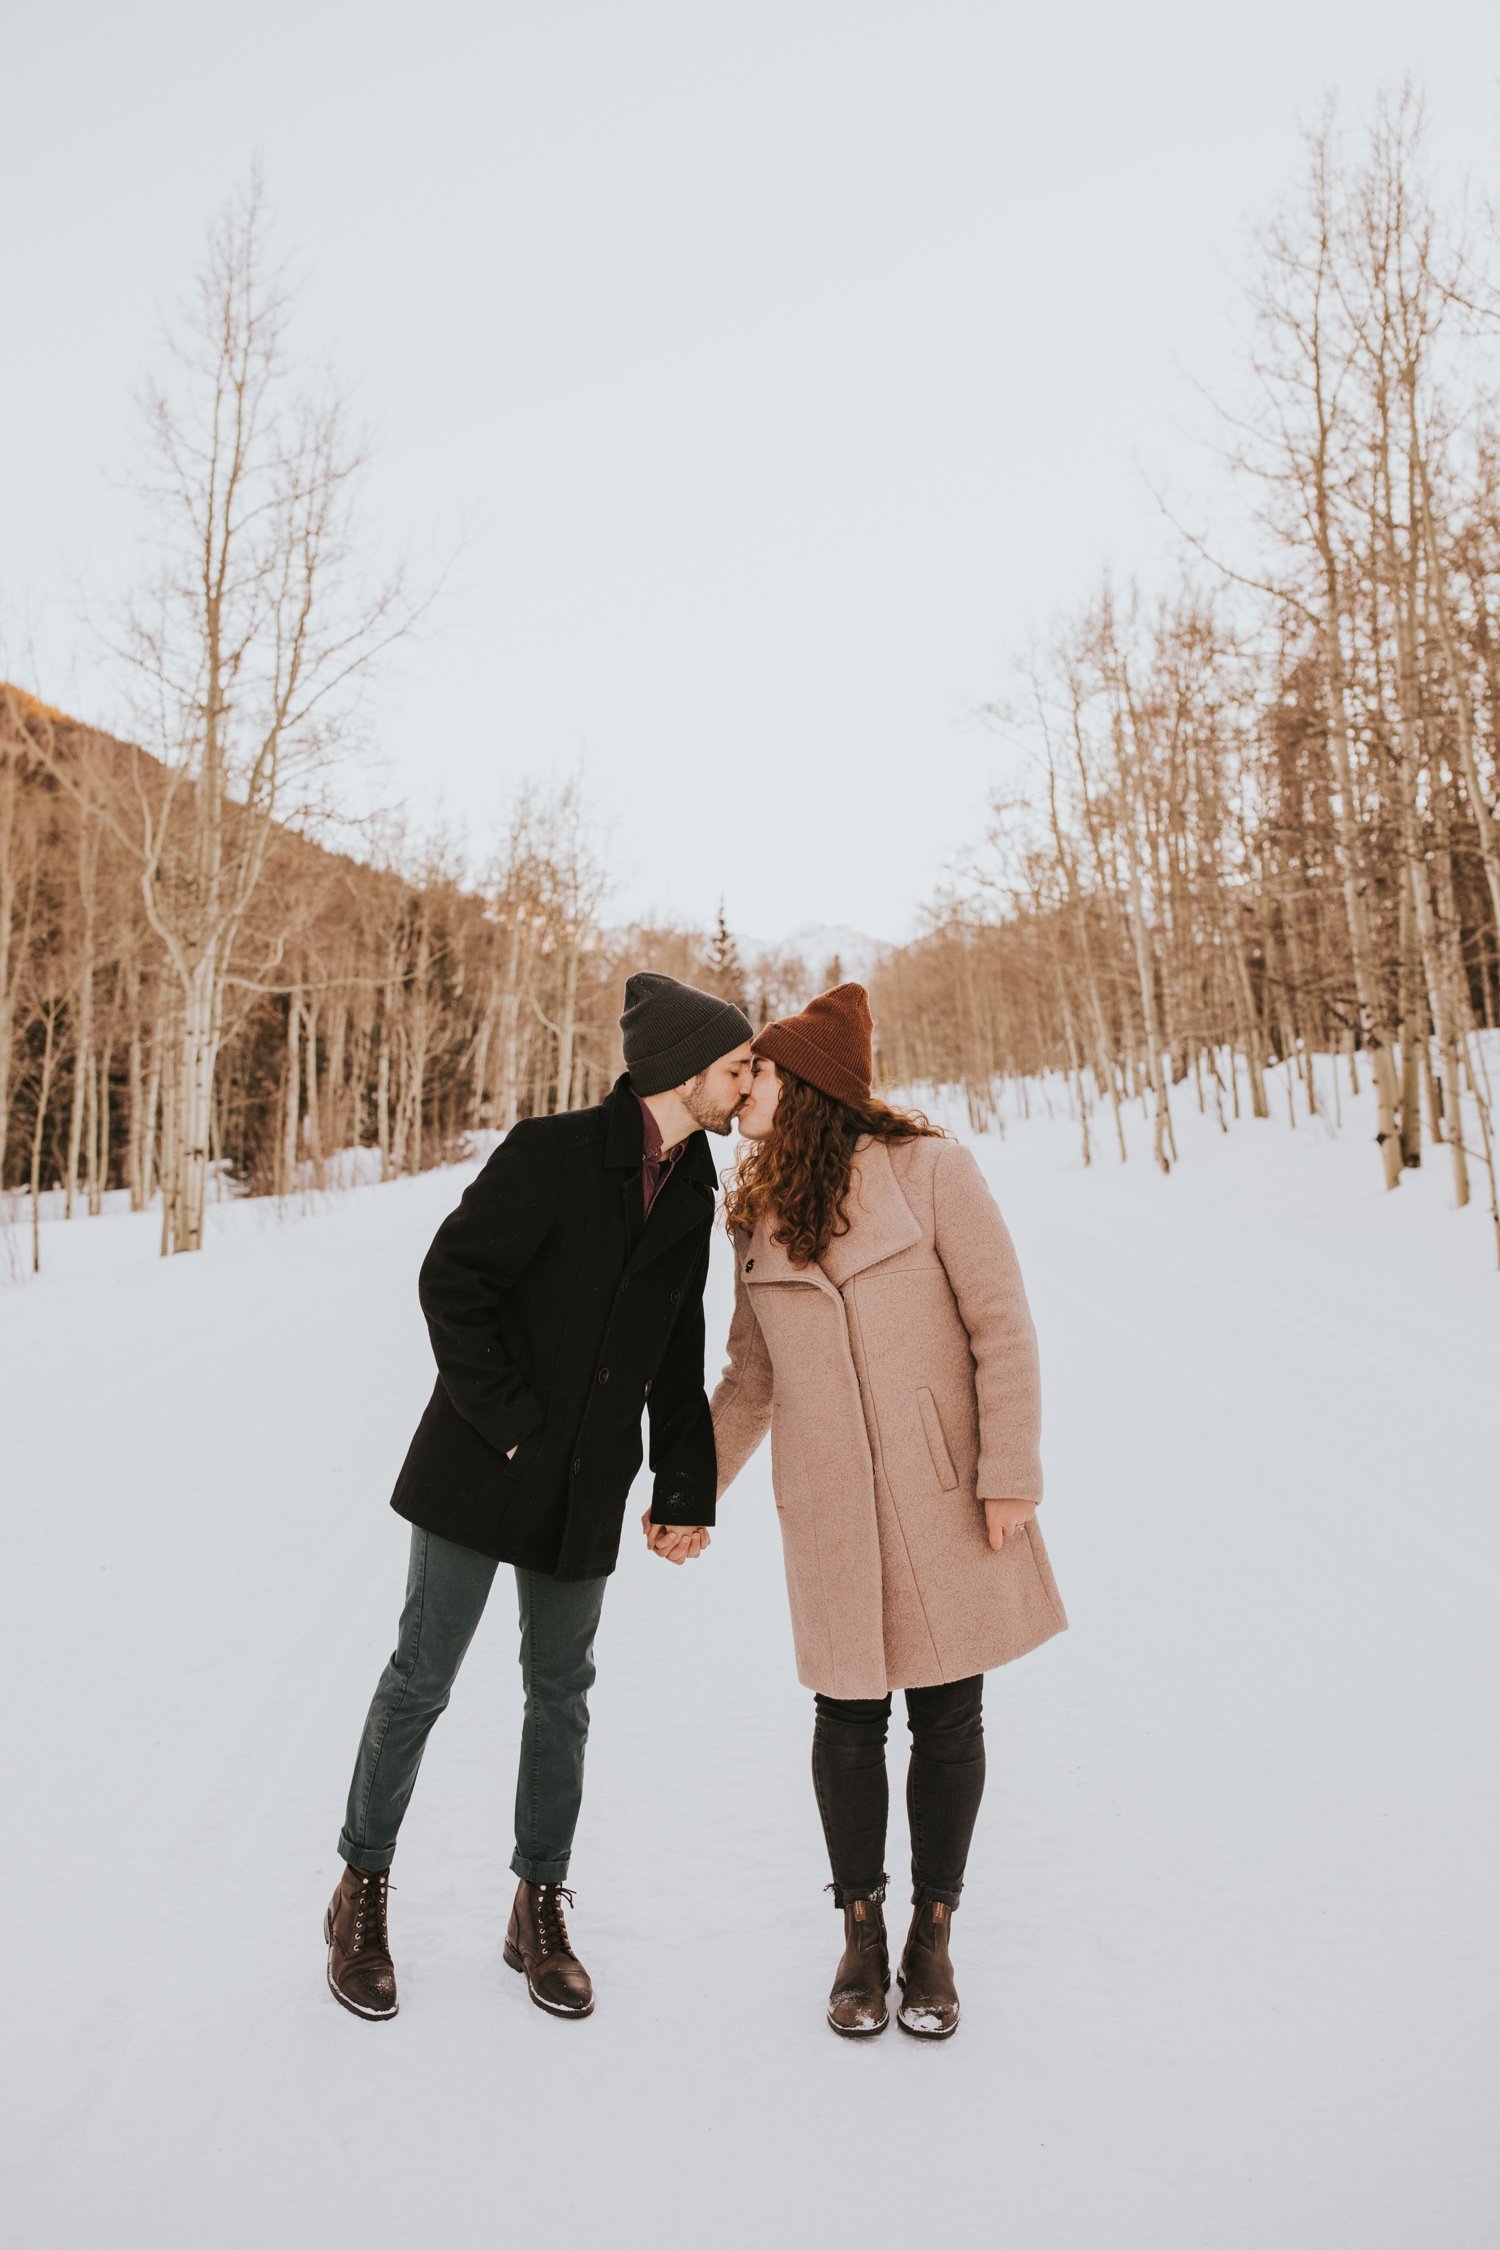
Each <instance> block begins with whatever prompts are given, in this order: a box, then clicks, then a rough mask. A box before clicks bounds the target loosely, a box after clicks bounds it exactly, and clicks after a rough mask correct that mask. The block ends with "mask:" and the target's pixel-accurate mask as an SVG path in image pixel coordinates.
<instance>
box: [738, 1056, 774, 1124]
mask: <svg viewBox="0 0 1500 2250" xmlns="http://www.w3.org/2000/svg"><path fill="white" fill-rule="evenodd" d="M780 1099H781V1080H780V1078H779V1077H778V1076H777V1072H776V1065H775V1064H774V1063H773V1062H772V1061H771V1059H770V1057H769V1055H757V1056H756V1058H755V1076H754V1078H753V1079H752V1080H751V1082H750V1091H749V1093H748V1094H747V1095H746V1096H745V1099H744V1102H743V1104H742V1105H741V1108H740V1112H739V1115H738V1116H737V1117H736V1119H735V1121H734V1122H735V1125H736V1126H737V1128H738V1130H739V1131H740V1132H741V1133H743V1135H744V1136H745V1139H746V1140H747V1141H763V1140H764V1139H765V1137H766V1135H767V1133H769V1132H770V1130H771V1126H772V1124H773V1123H774V1121H775V1117H776V1104H777V1103H778V1102H779V1101H780Z"/></svg>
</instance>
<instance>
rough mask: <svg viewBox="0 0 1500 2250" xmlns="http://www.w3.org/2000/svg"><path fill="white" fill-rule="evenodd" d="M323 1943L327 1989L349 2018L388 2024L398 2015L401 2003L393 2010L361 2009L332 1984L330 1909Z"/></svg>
mask: <svg viewBox="0 0 1500 2250" xmlns="http://www.w3.org/2000/svg"><path fill="white" fill-rule="evenodd" d="M323 1942H324V1944H325V1945H326V1946H327V1948H328V1989H329V1991H330V1992H331V1993H332V1994H333V1997H334V1999H335V2000H337V2002H338V2004H339V2006H340V2007H341V2008H347V2009H348V2011H349V2013H350V2015H351V2016H358V2017H359V2018H360V2019H361V2021H362V2022H364V2023H389V2022H390V2020H391V2018H392V2016H399V2015H400V2013H401V2003H400V2001H399V2000H398V2001H397V2002H396V2004H395V2006H394V2007H393V2008H362V2007H361V2006H360V2004H359V2002H358V2001H357V2000H351V1999H350V1998H349V1995H348V1993H347V1992H340V1990H339V1988H338V1986H337V1985H336V1984H335V1983H334V1981H333V1914H332V1910H331V1909H330V1911H328V1912H327V1913H325V1914H324V1916H323Z"/></svg>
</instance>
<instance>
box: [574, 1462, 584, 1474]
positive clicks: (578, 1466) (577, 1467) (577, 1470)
mask: <svg viewBox="0 0 1500 2250" xmlns="http://www.w3.org/2000/svg"><path fill="white" fill-rule="evenodd" d="M573 1474H574V1476H575V1477H581V1476H582V1475H583V1463H582V1461H575V1462H574V1463H573Z"/></svg>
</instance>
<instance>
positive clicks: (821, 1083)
mask: <svg viewBox="0 0 1500 2250" xmlns="http://www.w3.org/2000/svg"><path fill="white" fill-rule="evenodd" d="M753 1045H754V1049H755V1052H756V1054H758V1055H768V1056H769V1057H770V1059H771V1061H772V1062H773V1063H777V1064H785V1066H786V1068H787V1069H788V1070H790V1071H792V1072H793V1073H794V1074H795V1075H796V1076H797V1077H798V1078H805V1079H806V1080H807V1082H808V1084H809V1086H816V1087H817V1088H818V1091H819V1092H820V1093H823V1094H831V1095H832V1096H833V1098H834V1100H835V1101H837V1102H851V1103H859V1102H867V1101H868V1100H869V1099H870V1076H871V1071H872V1069H873V1056H872V1052H871V1024H870V996H869V994H868V993H867V992H866V990H865V988H864V986H863V985H862V984H839V985H835V986H834V989H833V990H832V992H820V993H819V994H818V997H817V999H816V1000H809V1001H808V1003H807V1006H806V1007H805V1008H804V1009H803V1010H802V1012H801V1014H800V1015H796V1016H783V1017H782V1018H781V1020H780V1022H779V1023H768V1024H767V1025H766V1028H765V1030H764V1031H761V1032H757V1034H756V1036H755V1039H754V1041H753Z"/></svg>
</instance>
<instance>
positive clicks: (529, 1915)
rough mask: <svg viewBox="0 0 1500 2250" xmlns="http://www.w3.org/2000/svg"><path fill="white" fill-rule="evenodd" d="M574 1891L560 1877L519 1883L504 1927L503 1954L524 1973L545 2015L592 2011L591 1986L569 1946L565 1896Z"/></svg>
mask: <svg viewBox="0 0 1500 2250" xmlns="http://www.w3.org/2000/svg"><path fill="white" fill-rule="evenodd" d="M564 1899H566V1900H567V1902H568V1904H569V1906H571V1905H572V1903H573V1893H572V1892H571V1891H568V1890H564V1889H563V1886H562V1884H561V1883H521V1884H519V1885H518V1886H517V1889H516V1902H515V1904H514V1906H513V1907H512V1908H511V1910H510V1927H509V1928H508V1929H507V1930H506V1933H505V1958H506V1960H507V1961H508V1962H509V1963H510V1966H511V1967H512V1968H513V1969H519V1970H520V1972H521V1974H522V1976H523V1977H525V1979H526V1989H527V1991H528V1992H529V1993H530V1994H531V1997H532V1999H533V2000H534V2001H535V2002H536V2004H537V2006H538V2007H539V2008H545V2009H546V2011H547V2013H548V2015H549V2016H591V2015H592V2014H593V2012H594V1987H593V1985H592V1984H591V1983H590V1981H589V1973H588V1970H587V1969H586V1968H585V1967H584V1965H583V1963H582V1962H581V1961H580V1960H579V1958H578V1956H577V1954H576V1953H575V1952H574V1951H573V1941H572V1939H571V1938H570V1937H569V1936H568V1925H567V1923H566V1921H565V1920H564V1919H563V1900H564Z"/></svg>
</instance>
